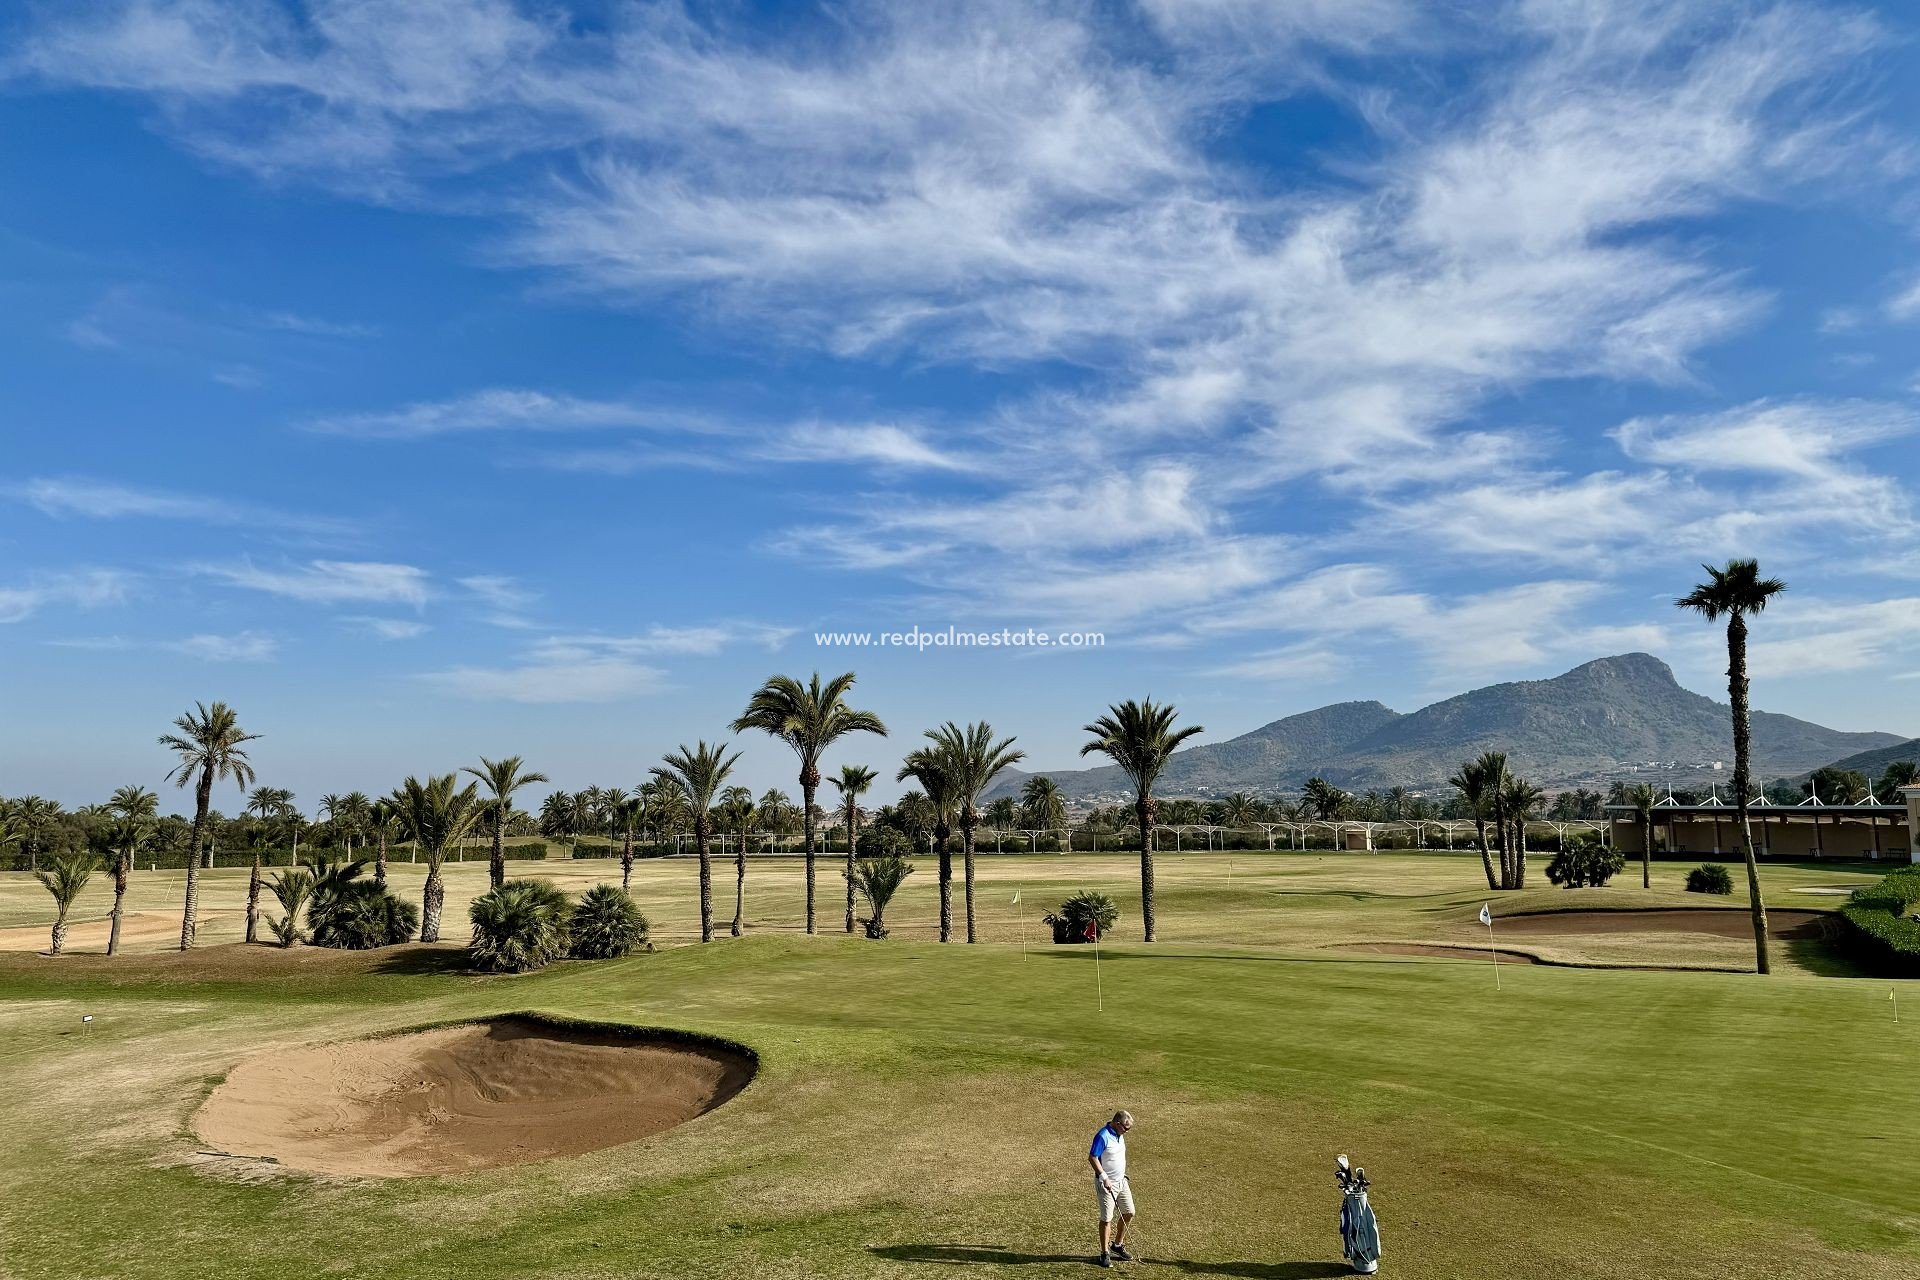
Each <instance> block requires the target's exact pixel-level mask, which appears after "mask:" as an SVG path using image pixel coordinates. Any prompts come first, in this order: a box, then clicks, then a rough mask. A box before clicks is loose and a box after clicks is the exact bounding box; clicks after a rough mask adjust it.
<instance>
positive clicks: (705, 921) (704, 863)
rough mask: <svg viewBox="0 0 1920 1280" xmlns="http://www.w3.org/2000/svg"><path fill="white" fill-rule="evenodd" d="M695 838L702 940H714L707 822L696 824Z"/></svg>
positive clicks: (710, 862) (710, 853) (711, 878)
mask: <svg viewBox="0 0 1920 1280" xmlns="http://www.w3.org/2000/svg"><path fill="white" fill-rule="evenodd" d="M693 840H694V844H695V846H696V847H697V848H698V849H699V850H700V941H702V942H712V941H713V854H712V851H711V849H710V848H709V847H708V835H707V824H706V823H705V822H699V823H696V824H694V828H693Z"/></svg>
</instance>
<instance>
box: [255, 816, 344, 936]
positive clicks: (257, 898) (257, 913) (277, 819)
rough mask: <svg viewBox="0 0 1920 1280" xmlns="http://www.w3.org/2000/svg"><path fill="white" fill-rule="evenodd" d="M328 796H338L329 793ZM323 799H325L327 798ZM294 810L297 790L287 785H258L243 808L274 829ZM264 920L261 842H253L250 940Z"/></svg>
mask: <svg viewBox="0 0 1920 1280" xmlns="http://www.w3.org/2000/svg"><path fill="white" fill-rule="evenodd" d="M327 799H337V798H336V797H332V796H329V797H327ZM321 803H323V804H324V803H325V801H324V800H323V801H322V802H321ZM292 811H293V792H291V791H289V790H287V789H286V788H285V787H255V788H254V789H253V794H252V795H250V796H248V797H247V807H246V809H245V810H243V812H245V813H246V814H248V815H249V816H251V817H253V818H255V819H257V820H258V821H259V823H260V825H261V827H262V829H263V830H265V831H268V832H270V831H271V830H272V829H273V826H274V824H276V823H280V822H284V821H285V820H286V816H287V815H288V814H289V813H291V812H292ZM259 921H260V845H259V844H258V842H255V843H254V846H253V869H252V870H251V871H250V872H248V874H247V941H248V942H250V943H251V942H253V941H254V940H255V938H256V937H257V936H258V934H259Z"/></svg>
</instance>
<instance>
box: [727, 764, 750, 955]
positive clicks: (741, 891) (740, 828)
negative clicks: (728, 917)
mask: <svg viewBox="0 0 1920 1280" xmlns="http://www.w3.org/2000/svg"><path fill="white" fill-rule="evenodd" d="M756 812H757V811H756V810H755V809H754V807H753V792H751V791H749V790H747V789H746V788H745V787H728V788H727V789H726V790H725V791H723V792H721V793H720V821H721V822H722V823H724V824H725V825H726V826H728V827H731V828H732V829H733V833H734V835H735V836H737V837H738V838H739V840H740V844H739V847H738V848H736V849H735V850H734V851H733V927H732V929H731V930H730V932H731V933H732V935H733V936H734V937H736V938H737V937H739V936H740V935H741V934H743V933H745V932H746V928H747V927H746V915H747V839H748V837H749V836H750V835H751V834H752V832H753V819H754V817H755V814H756Z"/></svg>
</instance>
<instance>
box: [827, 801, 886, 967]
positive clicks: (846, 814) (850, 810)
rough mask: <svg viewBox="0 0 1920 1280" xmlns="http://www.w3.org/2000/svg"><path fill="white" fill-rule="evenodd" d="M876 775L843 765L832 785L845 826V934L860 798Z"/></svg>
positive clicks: (850, 917) (850, 927)
mask: <svg viewBox="0 0 1920 1280" xmlns="http://www.w3.org/2000/svg"><path fill="white" fill-rule="evenodd" d="M877 776H879V775H877V774H875V773H874V771H873V770H871V769H869V768H867V767H866V766H865V765H863V764H843V765H841V766H840V776H839V777H837V778H835V779H834V780H833V785H834V788H835V789H836V790H838V791H839V792H840V816H841V818H842V819H844V820H845V822H846V824H847V870H846V877H847V932H848V933H852V932H853V890H854V879H853V859H854V852H853V848H854V845H855V844H856V843H857V842H858V841H859V839H860V797H861V796H863V795H865V794H866V793H867V788H869V787H871V786H872V785H873V780H874V778H876V777H877Z"/></svg>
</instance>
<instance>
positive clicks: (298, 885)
mask: <svg viewBox="0 0 1920 1280" xmlns="http://www.w3.org/2000/svg"><path fill="white" fill-rule="evenodd" d="M267 888H268V889H269V890H270V891H271V892H272V894H273V896H274V898H275V899H276V900H277V901H278V902H279V903H280V911H281V916H280V918H279V919H278V920H269V921H268V922H267V927H268V928H270V929H272V930H273V936H274V937H276V938H278V939H280V945H281V946H282V947H291V946H292V945H294V944H295V943H296V942H298V941H300V908H301V907H303V906H305V905H306V903H307V899H308V898H310V897H312V896H313V872H311V871H309V870H307V869H306V868H305V867H294V868H291V869H290V870H287V871H282V872H280V873H279V874H278V875H276V876H274V878H273V879H272V880H271V881H270V882H269V883H268V885H267Z"/></svg>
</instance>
